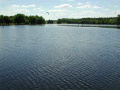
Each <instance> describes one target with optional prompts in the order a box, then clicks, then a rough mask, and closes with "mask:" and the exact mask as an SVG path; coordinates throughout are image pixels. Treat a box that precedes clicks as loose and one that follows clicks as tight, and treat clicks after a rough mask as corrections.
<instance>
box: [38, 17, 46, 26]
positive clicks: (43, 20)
mask: <svg viewBox="0 0 120 90" xmlns="http://www.w3.org/2000/svg"><path fill="white" fill-rule="evenodd" d="M37 24H45V19H44V18H43V17H37Z"/></svg>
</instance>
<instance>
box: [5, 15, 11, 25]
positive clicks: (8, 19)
mask: <svg viewBox="0 0 120 90" xmlns="http://www.w3.org/2000/svg"><path fill="white" fill-rule="evenodd" d="M4 23H6V24H9V23H10V17H8V16H4Z"/></svg>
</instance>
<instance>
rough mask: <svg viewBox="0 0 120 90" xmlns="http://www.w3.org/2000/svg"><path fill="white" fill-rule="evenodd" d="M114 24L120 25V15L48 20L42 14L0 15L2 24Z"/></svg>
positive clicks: (0, 23)
mask: <svg viewBox="0 0 120 90" xmlns="http://www.w3.org/2000/svg"><path fill="white" fill-rule="evenodd" d="M45 23H48V24H54V23H57V24H64V23H65V24H113V25H120V15H118V16H117V17H100V18H79V19H74V18H72V19H71V18H62V19H58V20H48V21H45V19H44V18H43V17H42V16H38V15H35V16H33V15H30V16H26V15H24V14H16V15H14V16H4V15H0V25H35V24H45Z"/></svg>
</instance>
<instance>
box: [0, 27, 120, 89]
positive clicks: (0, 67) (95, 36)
mask: <svg viewBox="0 0 120 90" xmlns="http://www.w3.org/2000/svg"><path fill="white" fill-rule="evenodd" d="M119 88H120V30H119V29H114V28H97V27H93V28H92V27H91V28H89V27H84V28H83V27H79V28H77V27H65V26H57V25H45V26H39V25H35V26H32V25H31V26H30V25H28V26H27V25H23V26H5V27H4V28H3V27H0V90H6V89H11V90H16V89H17V90H18V89H21V90H26V89H27V90H28V89H36V90H40V89H41V90H43V89H53V90H54V89H55V90H56V89H119Z"/></svg>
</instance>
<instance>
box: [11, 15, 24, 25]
mask: <svg viewBox="0 0 120 90" xmlns="http://www.w3.org/2000/svg"><path fill="white" fill-rule="evenodd" d="M13 22H14V23H15V24H16V23H17V24H22V23H25V15H24V14H17V15H15V16H13Z"/></svg>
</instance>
